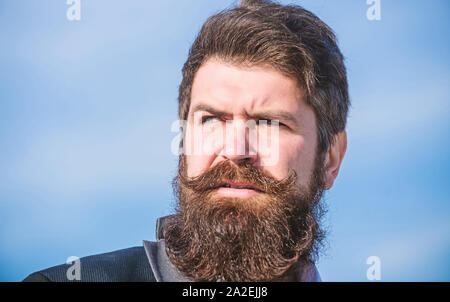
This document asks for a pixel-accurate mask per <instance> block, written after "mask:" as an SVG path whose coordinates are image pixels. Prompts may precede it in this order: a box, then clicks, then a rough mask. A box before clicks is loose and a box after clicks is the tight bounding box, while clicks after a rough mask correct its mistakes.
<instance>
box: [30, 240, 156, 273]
mask: <svg viewBox="0 0 450 302" xmlns="http://www.w3.org/2000/svg"><path fill="white" fill-rule="evenodd" d="M70 267H71V265H69V264H62V265H58V266H54V267H51V268H48V269H45V270H42V271H39V272H36V273H33V274H31V275H29V276H28V277H27V278H25V279H24V280H23V281H26V282H38V281H43V282H45V281H54V282H77V281H81V282H131V281H141V282H145V281H148V282H152V281H153V282H154V281H156V280H155V277H154V276H153V272H152V270H151V268H150V264H149V262H148V259H147V256H146V254H145V250H144V247H132V248H127V249H123V250H118V251H114V252H110V253H105V254H99V255H93V256H88V257H83V258H80V273H81V278H80V280H68V278H67V270H68V269H69V268H70Z"/></svg>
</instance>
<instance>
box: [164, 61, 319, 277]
mask: <svg viewBox="0 0 450 302" xmlns="http://www.w3.org/2000/svg"><path fill="white" fill-rule="evenodd" d="M252 119H256V120H257V121H259V120H266V121H272V120H278V121H279V129H278V130H279V131H278V132H277V133H272V131H271V130H273V128H276V126H274V125H273V124H272V123H270V125H266V126H264V124H263V123H259V122H257V123H255V124H254V125H253V128H252V129H253V131H254V130H255V129H256V134H257V139H256V140H255V139H254V138H253V139H251V137H252V136H251V135H250V133H251V130H250V129H246V128H245V127H244V126H245V123H246V122H247V121H248V120H252ZM229 122H231V123H229ZM239 122H241V123H239ZM187 124H188V127H187V132H186V138H185V140H186V141H185V142H184V146H185V148H186V146H196V145H197V146H198V145H200V146H201V148H200V149H198V148H197V151H199V150H201V151H208V152H206V153H205V152H203V153H202V152H200V153H199V154H187V155H183V156H182V157H181V158H180V159H181V161H180V167H179V171H178V176H177V177H176V178H175V181H174V185H175V186H174V188H175V191H176V192H177V195H178V214H179V215H177V216H176V217H177V218H176V219H175V220H174V221H173V222H172V223H170V224H169V226H167V227H166V230H165V239H166V244H167V245H166V248H167V249H166V251H167V253H168V255H169V258H170V259H171V261H172V263H173V264H174V265H176V266H177V267H178V269H179V270H180V271H182V272H183V273H185V274H186V276H188V277H189V278H191V279H193V280H197V281H211V280H227V281H257V280H266V281H267V280H279V278H285V277H286V276H289V275H290V273H287V272H288V270H290V269H291V268H295V265H294V264H295V263H297V261H300V260H301V261H308V259H309V257H310V255H311V253H312V252H314V249H315V244H316V242H320V239H321V236H322V233H321V230H320V228H319V224H318V219H317V218H318V217H319V215H316V214H320V207H319V205H320V204H319V201H320V198H321V196H322V192H323V190H322V188H323V183H322V180H323V169H322V168H323V158H322V156H317V154H316V152H315V150H316V134H315V133H316V125H315V116H314V113H313V111H312V109H310V108H309V107H308V106H307V105H306V104H305V101H304V99H303V94H302V91H301V89H299V88H298V85H297V83H296V82H295V81H294V80H292V79H290V78H287V77H285V76H283V75H282V74H280V73H278V72H276V71H274V70H273V69H270V68H251V69H242V68H238V67H233V66H230V65H226V64H224V63H221V62H218V61H215V60H209V61H207V62H206V63H205V64H204V65H203V66H202V67H201V68H200V69H199V70H198V72H197V74H196V77H195V79H194V83H193V87H192V98H191V107H190V112H189V117H188V123H187ZM227 124H228V125H227ZM230 124H231V125H232V127H231V129H232V130H236V132H234V134H235V135H230V133H229V131H230V130H229V129H226V128H227V126H229V125H230ZM235 124H236V126H234V125H235ZM247 125H248V124H247ZM269 130H270V131H269ZM264 132H270V134H268V135H267V136H266V137H265V136H264ZM231 133H232V134H233V131H231ZM242 133H243V134H244V135H239V134H242ZM254 133H255V132H254ZM266 134H267V133H266ZM229 136H230V137H231V138H232V139H230V138H229ZM230 146H231V147H230ZM240 146H244V148H240ZM187 148H188V149H189V147H187ZM242 150H244V152H241V151H242ZM191 151H192V150H191ZM211 151H213V152H211ZM187 152H189V151H187ZM274 154H276V156H275V157H274V156H273V155H274ZM274 158H275V159H276V160H274ZM316 210H317V211H316ZM294 270H295V269H294ZM294 275H296V273H294ZM282 276H284V277H282ZM288 278H290V277H288Z"/></svg>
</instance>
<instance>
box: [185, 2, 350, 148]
mask: <svg viewBox="0 0 450 302" xmlns="http://www.w3.org/2000/svg"><path fill="white" fill-rule="evenodd" d="M212 57H214V58H217V59H219V60H221V61H223V62H226V63H231V64H233V65H236V66H247V67H251V66H269V67H272V68H275V69H276V70H277V71H279V72H281V73H282V74H284V75H286V76H289V77H291V78H293V79H296V80H297V82H298V84H299V85H300V87H301V88H302V89H303V90H304V91H305V95H306V102H307V104H308V105H310V106H311V107H312V108H313V110H314V112H315V116H316V122H317V128H318V129H317V131H318V150H317V151H318V152H324V151H326V150H327V149H328V147H329V146H330V144H332V143H333V142H334V137H335V135H336V134H337V133H339V132H341V131H343V130H344V129H345V125H346V120H347V112H348V107H349V106H350V100H349V96H348V84H347V75H346V69H345V65H344V58H343V56H342V54H341V52H340V50H339V48H338V46H337V42H336V37H335V34H334V33H333V31H332V30H331V28H330V27H328V26H327V25H326V24H325V23H324V22H322V21H321V20H320V19H319V18H318V17H317V16H315V15H314V14H313V13H311V12H309V11H307V10H305V9H303V8H302V7H300V6H296V5H287V6H283V5H280V4H276V3H273V2H271V1H268V0H242V1H241V4H240V5H239V6H237V7H235V8H232V9H227V10H224V11H221V12H219V13H218V14H216V15H213V16H211V17H210V18H209V19H208V20H207V21H206V22H205V24H204V25H203V27H202V29H201V31H200V33H199V34H198V36H197V38H196V39H195V41H194V43H193V45H192V47H191V49H190V51H189V55H188V59H187V61H186V63H185V64H184V66H183V80H182V82H181V85H180V88H179V96H178V114H179V118H180V120H187V116H188V112H189V107H190V103H191V89H192V83H193V81H194V77H195V74H196V72H197V71H198V69H199V68H200V66H201V65H202V64H203V63H204V62H205V61H206V60H208V59H209V58H212Z"/></svg>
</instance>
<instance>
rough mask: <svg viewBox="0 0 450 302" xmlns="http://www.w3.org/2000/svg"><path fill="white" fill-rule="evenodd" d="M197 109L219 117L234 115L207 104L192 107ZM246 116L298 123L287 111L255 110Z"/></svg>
mask: <svg viewBox="0 0 450 302" xmlns="http://www.w3.org/2000/svg"><path fill="white" fill-rule="evenodd" d="M197 111H206V112H209V113H211V114H214V115H215V116H217V117H222V116H226V115H232V114H231V113H227V112H224V111H221V110H219V109H216V108H214V107H212V106H210V105H207V104H197V105H196V106H194V107H193V109H192V113H195V112H197ZM245 116H246V117H247V118H249V119H253V120H279V121H285V122H290V123H292V124H294V125H298V120H297V119H296V118H295V116H294V115H292V114H291V113H290V112H287V111H269V110H267V111H259V112H255V113H252V114H249V113H246V114H245Z"/></svg>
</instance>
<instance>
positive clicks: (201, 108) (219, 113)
mask: <svg viewBox="0 0 450 302" xmlns="http://www.w3.org/2000/svg"><path fill="white" fill-rule="evenodd" d="M197 111H207V112H209V113H212V114H214V115H216V116H218V117H221V116H225V115H231V114H230V113H226V112H224V111H220V110H219V109H216V108H214V107H212V106H210V105H207V104H197V105H195V106H194V108H193V109H192V114H194V113H195V112H197Z"/></svg>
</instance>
